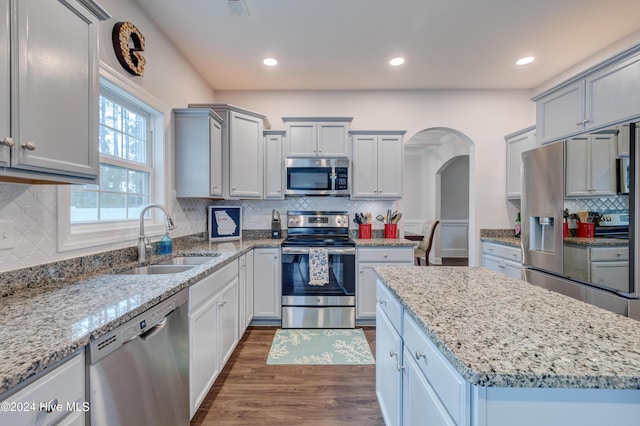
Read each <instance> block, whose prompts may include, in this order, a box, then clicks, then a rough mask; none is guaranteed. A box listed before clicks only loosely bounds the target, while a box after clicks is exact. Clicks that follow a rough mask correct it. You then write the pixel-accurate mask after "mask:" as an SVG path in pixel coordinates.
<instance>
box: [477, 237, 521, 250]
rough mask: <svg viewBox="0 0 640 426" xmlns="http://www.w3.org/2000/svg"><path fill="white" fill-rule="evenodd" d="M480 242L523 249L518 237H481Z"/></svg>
mask: <svg viewBox="0 0 640 426" xmlns="http://www.w3.org/2000/svg"><path fill="white" fill-rule="evenodd" d="M480 240H481V241H486V242H488V243H496V244H502V245H503V246H509V247H516V248H520V247H521V245H520V242H521V241H522V240H521V239H520V238H516V237H480Z"/></svg>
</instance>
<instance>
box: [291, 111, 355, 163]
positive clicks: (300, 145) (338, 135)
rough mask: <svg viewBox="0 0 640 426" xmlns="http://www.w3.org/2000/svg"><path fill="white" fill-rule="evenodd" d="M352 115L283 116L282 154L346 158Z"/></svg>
mask: <svg viewBox="0 0 640 426" xmlns="http://www.w3.org/2000/svg"><path fill="white" fill-rule="evenodd" d="M352 120H353V118H352V117H318V118H315V117H283V118H282V121H283V122H284V124H285V126H286V133H287V137H286V143H285V152H284V155H285V157H348V156H349V127H350V125H351V121H352Z"/></svg>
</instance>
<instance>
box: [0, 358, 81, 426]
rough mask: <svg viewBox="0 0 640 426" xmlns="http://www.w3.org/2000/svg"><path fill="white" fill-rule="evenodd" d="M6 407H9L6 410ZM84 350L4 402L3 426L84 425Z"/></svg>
mask: <svg viewBox="0 0 640 426" xmlns="http://www.w3.org/2000/svg"><path fill="white" fill-rule="evenodd" d="M5 406H6V408H5ZM88 409H89V407H88V403H87V402H86V398H85V363H84V351H83V350H80V351H79V352H78V353H77V354H76V355H74V356H72V357H71V358H70V359H69V360H68V361H66V362H65V363H63V364H62V365H60V366H58V367H56V368H54V369H53V370H52V371H51V372H47V373H44V374H42V377H40V378H38V379H37V380H35V381H34V382H33V383H31V384H30V385H28V386H27V387H25V388H23V389H22V390H20V391H18V392H16V393H15V394H13V395H12V396H10V397H9V398H6V399H4V400H3V401H2V410H0V424H2V425H34V426H35V425H39V426H40V425H52V424H64V425H84V420H85V410H88Z"/></svg>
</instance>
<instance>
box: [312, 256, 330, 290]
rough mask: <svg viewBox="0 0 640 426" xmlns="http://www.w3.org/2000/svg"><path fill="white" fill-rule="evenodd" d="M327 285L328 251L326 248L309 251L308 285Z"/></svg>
mask: <svg viewBox="0 0 640 426" xmlns="http://www.w3.org/2000/svg"><path fill="white" fill-rule="evenodd" d="M327 284H329V250H327V249H326V248H310V249H309V285H316V286H324V285H327Z"/></svg>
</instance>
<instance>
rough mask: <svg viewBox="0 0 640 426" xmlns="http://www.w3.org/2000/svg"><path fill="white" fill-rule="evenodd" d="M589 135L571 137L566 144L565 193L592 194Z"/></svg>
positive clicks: (576, 195) (584, 195)
mask: <svg viewBox="0 0 640 426" xmlns="http://www.w3.org/2000/svg"><path fill="white" fill-rule="evenodd" d="M589 145H590V142H589V137H588V136H580V137H576V138H572V139H569V140H568V141H567V142H566V145H565V195H566V196H567V197H589V196H591V191H590V188H591V183H590V179H589V149H590V148H589Z"/></svg>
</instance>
